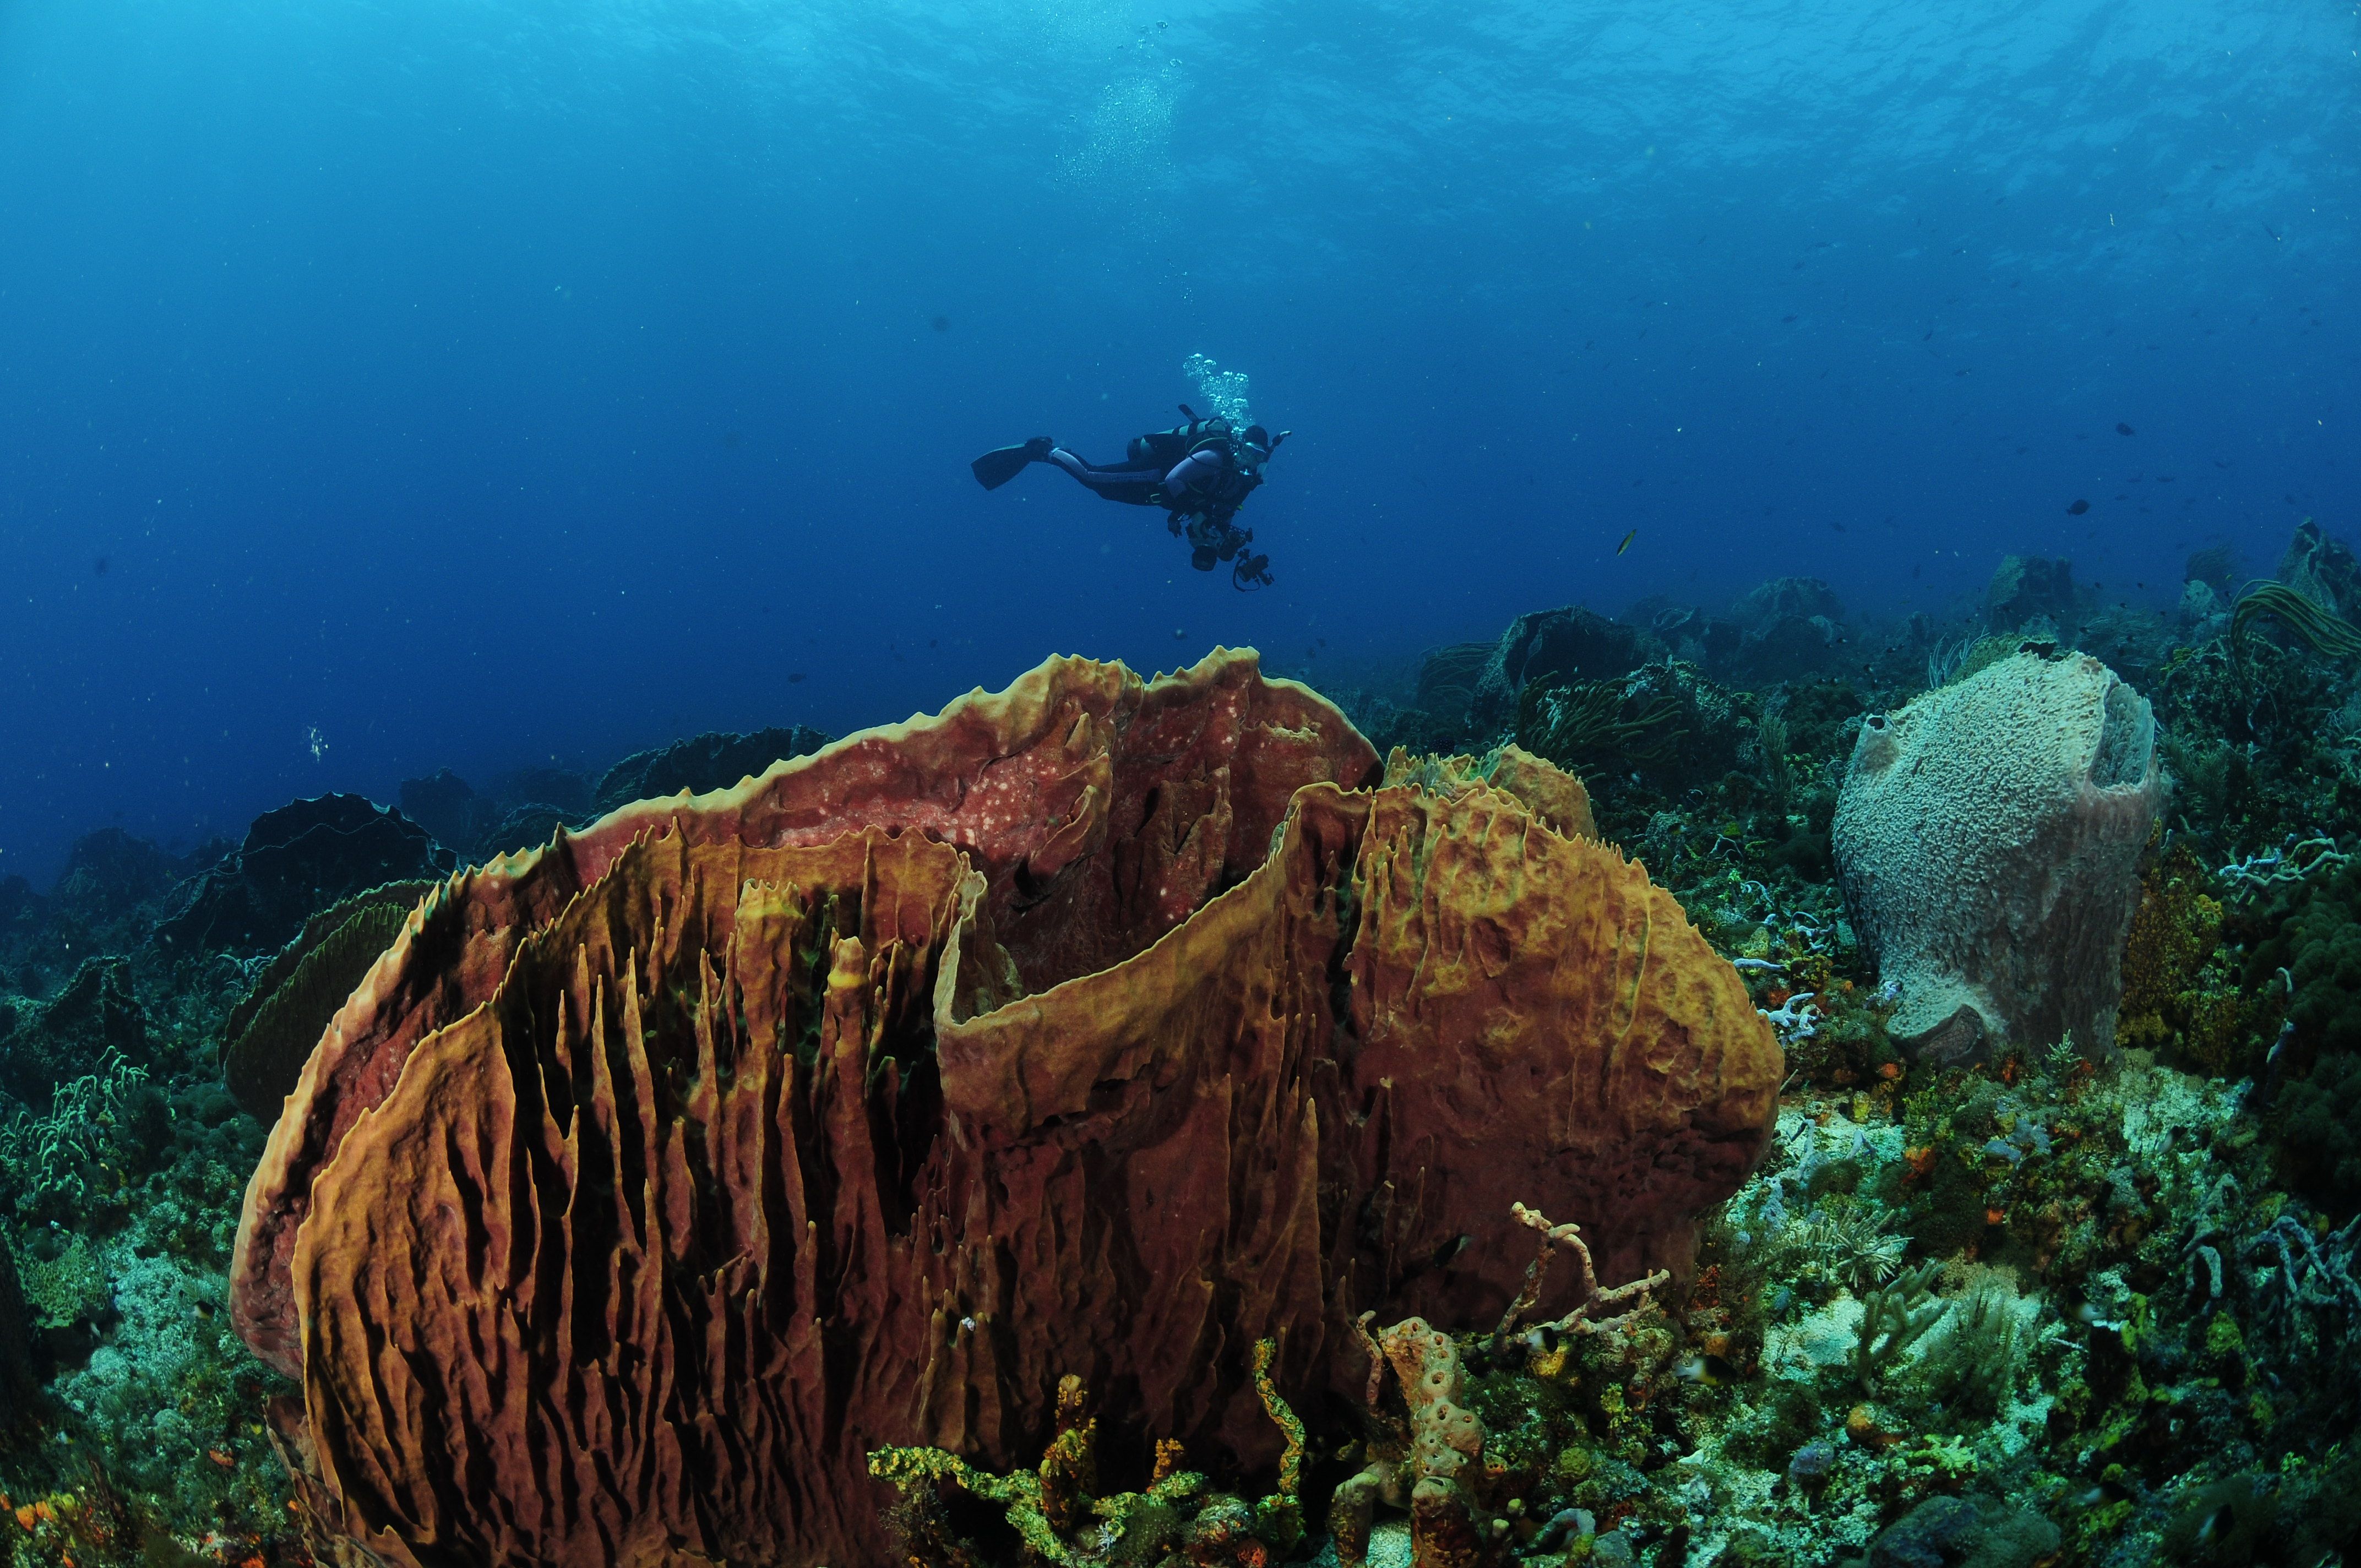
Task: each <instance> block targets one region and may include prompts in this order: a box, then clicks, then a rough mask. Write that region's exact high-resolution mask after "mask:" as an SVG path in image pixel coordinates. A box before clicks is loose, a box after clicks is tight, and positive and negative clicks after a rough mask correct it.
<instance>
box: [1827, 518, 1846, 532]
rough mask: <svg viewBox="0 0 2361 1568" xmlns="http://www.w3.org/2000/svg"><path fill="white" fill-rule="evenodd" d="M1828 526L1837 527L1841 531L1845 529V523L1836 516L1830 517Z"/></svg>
mask: <svg viewBox="0 0 2361 1568" xmlns="http://www.w3.org/2000/svg"><path fill="white" fill-rule="evenodd" d="M1828 526H1829V527H1830V528H1833V529H1835V530H1836V531H1837V532H1839V533H1842V532H1844V531H1845V525H1844V524H1843V523H1841V522H1839V521H1837V520H1836V519H1835V518H1830V519H1828Z"/></svg>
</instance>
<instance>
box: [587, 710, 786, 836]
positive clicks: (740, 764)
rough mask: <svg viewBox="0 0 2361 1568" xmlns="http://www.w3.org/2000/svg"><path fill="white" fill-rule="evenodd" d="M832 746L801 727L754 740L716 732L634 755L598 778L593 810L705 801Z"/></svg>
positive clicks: (759, 734)
mask: <svg viewBox="0 0 2361 1568" xmlns="http://www.w3.org/2000/svg"><path fill="white" fill-rule="evenodd" d="M827 744H828V737H827V736H825V735H823V734H821V733H820V732H819V731H818V730H817V729H807V728H806V727H805V726H803V725H800V724H790V725H779V726H775V727H774V728H772V729H757V730H755V731H754V732H753V733H752V734H751V735H736V734H731V733H730V732H728V731H726V730H717V731H713V732H711V733H708V734H704V735H692V736H690V737H689V738H688V739H687V740H675V741H674V742H673V743H672V744H670V745H668V746H657V747H653V748H652V749H650V750H648V751H635V752H633V753H632V754H631V755H630V756H628V757H626V758H624V759H623V760H622V761H621V762H617V763H616V764H615V765H614V766H613V767H611V768H609V769H608V770H607V771H606V772H605V773H601V774H599V775H598V787H597V788H596V789H595V790H594V791H592V795H591V799H592V804H593V805H594V806H596V807H597V809H598V812H599V813H600V814H601V815H604V814H605V813H607V812H609V811H612V810H614V809H616V808H617V807H618V806H629V805H630V804H631V802H632V801H635V800H653V799H656V798H657V797H659V796H662V795H680V794H682V793H684V792H686V793H687V794H689V795H702V794H704V793H705V792H706V791H708V790H716V789H726V788H728V787H729V786H730V785H731V784H736V783H737V782H738V781H739V780H741V779H747V778H752V777H753V776H754V775H755V774H756V773H762V772H763V771H764V770H765V769H767V768H768V767H770V765H771V764H772V763H774V762H779V761H781V760H782V759H784V758H787V757H802V756H807V755H809V754H810V753H812V752H814V751H818V750H819V749H820V748H821V747H822V746H825V745H827Z"/></svg>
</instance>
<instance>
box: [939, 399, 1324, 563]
mask: <svg viewBox="0 0 2361 1568" xmlns="http://www.w3.org/2000/svg"><path fill="white" fill-rule="evenodd" d="M1181 412H1183V413H1190V411H1189V410H1188V409H1187V408H1186V407H1184V408H1182V410H1181ZM1286 436H1287V433H1286V432H1285V431H1281V432H1280V433H1279V434H1278V435H1276V436H1272V435H1269V434H1268V433H1265V432H1264V430H1263V428H1262V427H1261V426H1260V425H1251V426H1248V427H1247V428H1246V430H1244V431H1237V430H1234V429H1233V428H1232V427H1231V425H1230V423H1229V422H1228V421H1226V420H1221V419H1198V418H1197V417H1195V415H1194V414H1193V413H1191V417H1190V420H1189V422H1188V423H1187V424H1184V425H1180V426H1176V427H1175V428H1173V429H1171V430H1159V431H1152V432H1150V433H1148V434H1146V435H1142V436H1137V437H1134V438H1133V440H1132V443H1131V448H1130V451H1129V452H1128V453H1127V454H1126V460H1125V461H1124V462H1123V463H1121V464H1120V465H1115V466H1108V467H1101V466H1098V465H1096V464H1094V463H1091V462H1088V461H1086V460H1085V459H1083V458H1082V457H1080V456H1078V455H1075V454H1073V453H1071V452H1069V451H1067V450H1066V449H1065V448H1064V447H1062V446H1060V445H1058V444H1056V443H1055V442H1053V441H1051V440H1049V438H1048V437H1047V436H1037V437H1035V438H1034V439H1033V440H1031V441H1028V442H1027V443H1026V444H1024V446H1022V447H1004V448H1002V449H1001V451H1000V452H998V453H987V454H986V455H984V456H983V457H981V458H978V459H977V460H976V465H975V468H976V478H977V479H978V480H979V481H981V482H982V483H983V485H984V487H985V488H988V489H992V488H998V487H999V486H1000V485H1002V484H1005V483H1006V482H1007V480H1008V479H1009V478H1012V477H1015V473H1016V468H1017V467H1021V466H1023V465H1024V464H1026V463H1048V464H1051V465H1053V466H1056V467H1059V468H1062V469H1064V470H1065V471H1066V472H1067V473H1068V474H1070V475H1071V476H1072V477H1073V478H1074V481H1075V483H1077V484H1079V485H1082V487H1083V488H1086V489H1088V490H1090V491H1091V492H1092V493H1093V494H1094V495H1098V496H1103V497H1104V498H1105V499H1108V500H1111V501H1121V502H1124V503H1125V504H1126V505H1128V506H1152V507H1161V508H1163V509H1164V510H1165V511H1166V512H1167V513H1168V514H1169V516H1168V520H1167V521H1168V526H1169V527H1170V529H1171V531H1172V532H1174V533H1176V534H1182V535H1185V536H1186V537H1187V539H1188V541H1189V544H1190V564H1191V565H1193V566H1195V567H1196V568H1197V569H1198V570H1199V571H1201V572H1210V571H1212V570H1213V565H1214V563H1215V562H1217V561H1233V560H1237V561H1238V565H1237V567H1236V569H1235V571H1234V572H1233V574H1232V576H1234V577H1235V579H1236V581H1237V586H1238V587H1248V586H1249V585H1251V586H1253V587H1261V586H1263V585H1264V584H1267V583H1268V582H1269V580H1270V578H1269V574H1268V571H1267V570H1266V569H1265V568H1266V567H1267V566H1268V565H1269V558H1268V556H1260V555H1256V554H1252V553H1251V552H1248V551H1246V545H1247V544H1248V543H1251V542H1252V540H1253V539H1254V533H1253V532H1252V531H1251V530H1247V529H1241V528H1239V527H1237V526H1236V524H1235V522H1234V521H1232V520H1233V519H1235V517H1236V516H1237V511H1238V508H1239V507H1240V506H1242V505H1244V504H1245V502H1246V498H1247V497H1248V496H1250V495H1252V494H1254V492H1255V491H1256V489H1257V488H1259V487H1260V486H1261V484H1262V465H1263V464H1264V463H1265V462H1266V461H1268V458H1269V456H1270V454H1271V450H1272V449H1273V448H1274V447H1276V446H1277V445H1278V444H1279V442H1280V441H1282V440H1284V439H1286ZM994 459H999V460H1000V461H999V462H998V463H997V464H995V463H994ZM1012 464H1013V465H1014V466H1012ZM1241 553H1244V559H1243V560H1238V558H1239V556H1240V555H1241Z"/></svg>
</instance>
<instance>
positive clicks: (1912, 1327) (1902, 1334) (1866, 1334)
mask: <svg viewBox="0 0 2361 1568" xmlns="http://www.w3.org/2000/svg"><path fill="white" fill-rule="evenodd" d="M1941 1269H1942V1265H1941V1264H1939V1263H1926V1264H1921V1265H1920V1266H1918V1267H1916V1268H1914V1269H1911V1270H1909V1271H1907V1272H1905V1273H1904V1274H1903V1275H1901V1276H1900V1277H1897V1278H1896V1279H1895V1280H1894V1282H1893V1283H1892V1284H1890V1285H1886V1286H1883V1287H1880V1288H1877V1289H1874V1290H1872V1291H1871V1292H1870V1293H1869V1294H1868V1295H1867V1296H1865V1297H1863V1298H1862V1299H1861V1333H1860V1337H1858V1338H1857V1339H1855V1340H1854V1342H1853V1347H1852V1373H1853V1376H1855V1377H1856V1378H1858V1379H1859V1380H1860V1382H1861V1391H1862V1392H1864V1393H1868V1394H1874V1393H1876V1392H1877V1386H1878V1383H1879V1382H1880V1380H1881V1379H1883V1377H1884V1376H1885V1375H1886V1373H1888V1372H1890V1371H1892V1370H1893V1368H1894V1365H1895V1364H1896V1363H1897V1362H1899V1361H1900V1360H1901V1359H1902V1357H1903V1354H1905V1352H1907V1351H1908V1350H1909V1349H1910V1347H1911V1346H1912V1345H1914V1344H1916V1343H1918V1342H1919V1341H1920V1340H1921V1339H1923V1338H1925V1337H1926V1335H1927V1332H1928V1331H1930V1330H1932V1329H1933V1328H1934V1327H1935V1325H1936V1324H1938V1323H1939V1322H1941V1321H1943V1319H1944V1317H1945V1315H1946V1314H1948V1313H1949V1311H1950V1310H1951V1303H1949V1301H1944V1300H1938V1299H1935V1298H1933V1297H1932V1296H1930V1295H1929V1294H1928V1291H1929V1289H1930V1288H1931V1287H1932V1286H1933V1285H1934V1283H1935V1276H1936V1275H1937V1274H1938V1273H1939V1272H1940V1271H1941Z"/></svg>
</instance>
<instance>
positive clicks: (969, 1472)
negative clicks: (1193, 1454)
mask: <svg viewBox="0 0 2361 1568" xmlns="http://www.w3.org/2000/svg"><path fill="white" fill-rule="evenodd" d="M1276 1348H1277V1346H1276V1343H1275V1342H1273V1341H1270V1340H1263V1341H1260V1342H1259V1343H1257V1344H1256V1346H1255V1355H1254V1363H1255V1368H1256V1377H1255V1388H1256V1392H1257V1395H1258V1396H1259V1397H1260V1398H1261V1399H1262V1402H1263V1409H1264V1411H1265V1413H1266V1414H1268V1416H1269V1418H1270V1420H1271V1421H1272V1422H1273V1423H1274V1424H1275V1425H1277V1426H1278V1427H1279V1431H1280V1432H1281V1433H1282V1434H1283V1435H1284V1436H1285V1438H1286V1442H1287V1447H1286V1450H1285V1453H1284V1454H1283V1456H1282V1458H1281V1461H1280V1464H1279V1485H1278V1487H1277V1489H1276V1490H1274V1491H1272V1492H1270V1493H1268V1494H1267V1495H1265V1496H1263V1497H1260V1498H1257V1500H1256V1501H1254V1502H1253V1503H1251V1504H1248V1503H1246V1502H1245V1501H1244V1500H1243V1499H1241V1498H1237V1497H1231V1496H1228V1495H1226V1494H1224V1493H1221V1492H1218V1491H1216V1490H1214V1489H1213V1487H1212V1486H1211V1485H1209V1483H1208V1482H1207V1480H1206V1478H1205V1476H1204V1475H1202V1474H1200V1473H1198V1472H1196V1471H1192V1470H1187V1469H1184V1468H1182V1467H1181V1466H1182V1455H1181V1452H1180V1444H1178V1443H1177V1442H1165V1443H1160V1444H1159V1446H1158V1452H1157V1466H1156V1474H1155V1475H1154V1476H1153V1477H1152V1478H1151V1479H1150V1480H1149V1483H1148V1486H1147V1488H1146V1489H1145V1490H1143V1491H1139V1492H1117V1493H1112V1494H1105V1495H1102V1494H1101V1493H1100V1491H1099V1481H1098V1465H1097V1460H1096V1454H1095V1448H1094V1445H1095V1441H1096V1436H1097V1430H1098V1422H1097V1421H1096V1420H1095V1419H1093V1418H1092V1417H1089V1416H1087V1415H1086V1414H1085V1413H1084V1408H1085V1404H1086V1398H1087V1397H1086V1395H1085V1392H1084V1390H1083V1387H1082V1379H1081V1378H1079V1377H1076V1376H1072V1375H1071V1374H1069V1375H1068V1376H1066V1377H1064V1378H1063V1379H1061V1380H1060V1384H1059V1387H1058V1428H1059V1430H1058V1435H1057V1437H1056V1438H1055V1439H1054V1440H1053V1441H1052V1442H1051V1443H1050V1445H1049V1453H1046V1454H1045V1455H1043V1457H1042V1460H1041V1463H1040V1464H1039V1465H1038V1467H1037V1468H1036V1469H1035V1470H1033V1471H1030V1472H1027V1471H1024V1470H1018V1471H1016V1472H1014V1473H1012V1474H1010V1475H1005V1476H1002V1475H989V1474H986V1473H985V1472H983V1471H982V1470H979V1469H977V1468H976V1467H975V1466H973V1465H972V1464H968V1463H967V1462H966V1461H965V1460H962V1459H961V1458H960V1457H959V1456H958V1455H956V1454H953V1453H945V1452H944V1451H942V1450H941V1449H939V1448H891V1447H888V1448H880V1449H878V1450H877V1451H876V1452H874V1453H872V1454H871V1455H870V1456H869V1474H870V1475H872V1476H873V1477H875V1478H877V1479H879V1480H881V1481H885V1482H889V1483H891V1484H892V1485H893V1486H894V1487H895V1491H896V1492H897V1493H898V1494H899V1495H900V1498H899V1502H898V1503H897V1504H896V1505H895V1507H894V1508H892V1509H891V1510H890V1512H889V1516H888V1517H889V1520H890V1522H891V1524H892V1526H893V1528H894V1532H895V1536H896V1537H897V1538H898V1539H897V1545H898V1546H899V1547H900V1549H901V1560H902V1561H903V1562H904V1563H906V1564H908V1565H909V1568H973V1565H974V1564H975V1563H978V1562H980V1561H982V1555H981V1553H980V1552H978V1550H977V1549H976V1547H975V1546H974V1544H973V1543H972V1542H971V1541H967V1540H966V1539H965V1538H964V1537H963V1536H962V1534H961V1531H960V1530H958V1529H957V1528H956V1527H955V1525H954V1524H953V1522H952V1519H951V1515H950V1511H949V1510H948V1509H947V1508H946V1507H945V1506H944V1505H945V1502H946V1500H947V1498H948V1497H951V1496H960V1497H972V1498H974V1499H976V1500H977V1501H979V1502H983V1503H987V1504H991V1505H994V1506H996V1507H997V1508H999V1509H1000V1510H1001V1513H1002V1516H1003V1518H1004V1519H1005V1520H1006V1522H1007V1524H1008V1526H1009V1528H1010V1529H1011V1530H1014V1531H1015V1532H1016V1537H1017V1539H1018V1540H1019V1541H1022V1542H1023V1543H1024V1549H1025V1553H1026V1557H1027V1561H1028V1562H1032V1563H1046V1564H1053V1565H1055V1568H1094V1565H1097V1564H1103V1563H1124V1564H1147V1563H1159V1562H1174V1563H1179V1562H1186V1563H1190V1564H1192V1565H1196V1568H1263V1564H1265V1563H1268V1561H1270V1559H1271V1554H1272V1553H1273V1552H1282V1553H1283V1552H1287V1551H1289V1550H1290V1549H1291V1548H1292V1547H1293V1546H1294V1545H1295V1544H1296V1542H1297V1541H1300V1540H1301V1537H1302V1533H1303V1526H1302V1505H1301V1499H1300V1497H1299V1496H1298V1493H1299V1489H1300V1486H1301V1469H1302V1453H1303V1423H1302V1422H1301V1420H1298V1419H1297V1417H1296V1415H1295V1412H1294V1411H1293V1410H1291V1409H1289V1408H1288V1405H1287V1401H1286V1400H1285V1399H1283V1398H1280V1397H1279V1391H1278V1389H1277V1387H1275V1386H1274V1385H1273V1384H1272V1383H1271V1381H1270V1379H1269V1376H1268V1368H1269V1366H1270V1364H1271V1360H1272V1357H1273V1354H1275V1352H1276Z"/></svg>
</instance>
